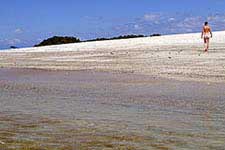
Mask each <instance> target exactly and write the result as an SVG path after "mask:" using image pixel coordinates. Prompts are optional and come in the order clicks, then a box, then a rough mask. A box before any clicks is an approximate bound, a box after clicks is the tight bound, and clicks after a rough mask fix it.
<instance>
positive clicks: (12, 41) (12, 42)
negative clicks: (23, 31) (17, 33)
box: [5, 38, 21, 45]
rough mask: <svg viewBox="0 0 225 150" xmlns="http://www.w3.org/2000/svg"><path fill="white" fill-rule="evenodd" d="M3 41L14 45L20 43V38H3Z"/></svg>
mask: <svg viewBox="0 0 225 150" xmlns="http://www.w3.org/2000/svg"><path fill="white" fill-rule="evenodd" d="M5 42H6V44H9V45H16V44H20V43H21V40H20V39H17V38H15V39H5Z"/></svg>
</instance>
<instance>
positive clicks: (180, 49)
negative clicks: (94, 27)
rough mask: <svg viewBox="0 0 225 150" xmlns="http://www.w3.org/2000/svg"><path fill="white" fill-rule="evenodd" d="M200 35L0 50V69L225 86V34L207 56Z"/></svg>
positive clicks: (216, 34)
mask: <svg viewBox="0 0 225 150" xmlns="http://www.w3.org/2000/svg"><path fill="white" fill-rule="evenodd" d="M200 36H201V34H200V33H193V34H178V35H167V36H161V37H146V38H136V39H125V40H113V41H98V42H86V43H76V44H66V45H55V46H46V47H38V48H23V49H15V50H5V51H1V52H0V64H1V67H9V68H11V67H13V68H40V69H54V70H56V69H59V70H96V71H113V72H132V73H135V74H144V75H152V76H157V77H166V78H175V79H177V80H194V81H207V82H225V31H220V32H214V37H213V39H212V40H211V48H210V51H209V52H208V53H204V52H203V43H202V39H201V38H200Z"/></svg>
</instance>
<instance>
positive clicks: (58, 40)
mask: <svg viewBox="0 0 225 150" xmlns="http://www.w3.org/2000/svg"><path fill="white" fill-rule="evenodd" d="M152 36H160V34H152V35H150V37H152ZM140 37H146V36H145V35H133V34H131V35H123V36H118V37H112V38H96V39H92V40H85V41H81V40H80V39H79V38H76V37H67V36H66V37H62V36H54V37H51V38H48V39H46V40H44V41H42V42H41V43H39V44H37V45H35V47H39V46H47V45H58V44H68V43H79V42H91V41H105V40H117V39H130V38H140Z"/></svg>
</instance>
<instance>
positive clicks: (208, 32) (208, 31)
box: [203, 26, 211, 39]
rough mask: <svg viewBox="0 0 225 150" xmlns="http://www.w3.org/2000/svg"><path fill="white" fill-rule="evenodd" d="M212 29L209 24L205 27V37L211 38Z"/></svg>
mask: <svg viewBox="0 0 225 150" xmlns="http://www.w3.org/2000/svg"><path fill="white" fill-rule="evenodd" d="M210 32H211V29H210V27H208V26H205V27H203V37H204V38H208V39H209V38H211V33H210Z"/></svg>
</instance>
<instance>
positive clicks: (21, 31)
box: [14, 28, 23, 34]
mask: <svg viewBox="0 0 225 150" xmlns="http://www.w3.org/2000/svg"><path fill="white" fill-rule="evenodd" d="M14 33H16V34H21V33H23V30H22V29H21V28H17V29H15V30H14Z"/></svg>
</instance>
